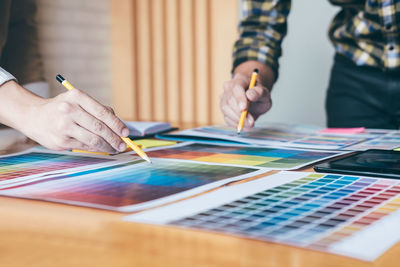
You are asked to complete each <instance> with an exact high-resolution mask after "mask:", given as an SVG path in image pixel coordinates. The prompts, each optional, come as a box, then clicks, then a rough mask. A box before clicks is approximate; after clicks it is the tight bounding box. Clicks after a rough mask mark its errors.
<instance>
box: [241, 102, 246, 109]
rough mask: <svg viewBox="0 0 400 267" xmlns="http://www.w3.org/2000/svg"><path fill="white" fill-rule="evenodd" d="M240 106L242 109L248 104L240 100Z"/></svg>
mask: <svg viewBox="0 0 400 267" xmlns="http://www.w3.org/2000/svg"><path fill="white" fill-rule="evenodd" d="M239 108H240V110H243V109H245V108H246V104H245V103H243V102H240V103H239Z"/></svg>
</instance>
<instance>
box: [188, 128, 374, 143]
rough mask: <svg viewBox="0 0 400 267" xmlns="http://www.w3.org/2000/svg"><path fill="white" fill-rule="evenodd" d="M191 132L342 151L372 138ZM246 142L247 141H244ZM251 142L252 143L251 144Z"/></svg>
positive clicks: (255, 130) (273, 132)
mask: <svg viewBox="0 0 400 267" xmlns="http://www.w3.org/2000/svg"><path fill="white" fill-rule="evenodd" d="M193 131H197V132H201V133H203V134H204V133H206V134H210V137H212V136H213V135H216V137H220V138H221V137H223V136H225V138H226V139H227V140H233V141H242V142H246V143H247V142H248V143H255V144H268V143H270V144H273V143H275V144H279V145H281V146H287V147H305V148H307V147H308V148H320V149H342V148H345V147H348V146H350V145H355V144H358V143H361V142H364V141H366V140H369V139H371V138H372V137H366V136H354V135H330V134H318V133H316V132H296V131H293V130H292V131H291V130H281V129H274V128H253V129H251V130H250V131H246V132H243V134H242V133H241V134H240V136H237V134H234V133H235V132H234V130H232V128H229V127H227V126H212V127H204V128H197V129H194V130H193ZM246 140H247V141H246ZM251 141H253V142H251Z"/></svg>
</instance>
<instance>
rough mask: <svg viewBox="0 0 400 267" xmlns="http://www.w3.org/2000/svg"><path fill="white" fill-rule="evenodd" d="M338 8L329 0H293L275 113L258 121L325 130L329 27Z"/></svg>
mask: <svg viewBox="0 0 400 267" xmlns="http://www.w3.org/2000/svg"><path fill="white" fill-rule="evenodd" d="M337 12H338V8H336V7H334V6H332V5H330V4H329V3H328V1H327V0H293V1H292V9H291V12H290V14H289V20H288V27H289V28H288V35H287V36H286V38H285V39H284V42H283V56H282V57H281V59H280V75H279V79H278V82H277V83H276V84H275V86H274V88H273V92H272V101H273V105H272V109H271V110H270V111H269V112H268V113H267V114H265V115H263V116H262V117H261V118H259V120H258V121H257V125H261V124H262V123H263V122H267V121H272V122H287V123H301V124H315V125H320V126H324V125H325V122H326V118H325V108H324V102H325V92H326V89H327V86H328V81H329V73H330V68H331V65H332V61H333V60H332V58H333V54H334V49H333V46H332V44H331V43H330V42H329V39H328V27H329V23H330V21H331V20H332V19H333V17H334V15H335V14H336V13H337Z"/></svg>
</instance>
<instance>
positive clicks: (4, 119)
mask: <svg viewBox="0 0 400 267" xmlns="http://www.w3.org/2000/svg"><path fill="white" fill-rule="evenodd" d="M41 102H43V99H42V98H41V97H38V96H36V95H35V94H32V93H31V92H29V91H28V90H26V89H25V88H23V87H21V86H20V85H19V84H18V83H16V82H15V81H9V82H7V83H5V84H3V85H1V86H0V123H2V124H5V125H7V126H10V127H12V128H15V129H17V130H20V131H22V132H24V125H25V124H27V123H29V121H27V120H29V114H31V113H32V109H33V107H34V106H37V104H39V103H41Z"/></svg>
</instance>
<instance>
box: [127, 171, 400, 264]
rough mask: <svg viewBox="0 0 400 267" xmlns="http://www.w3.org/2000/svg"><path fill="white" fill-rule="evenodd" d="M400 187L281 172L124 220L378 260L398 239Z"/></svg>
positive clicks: (367, 180) (379, 181)
mask: <svg viewBox="0 0 400 267" xmlns="http://www.w3.org/2000/svg"><path fill="white" fill-rule="evenodd" d="M399 208H400V181H398V180H390V179H378V178H366V177H356V176H342V175H332V174H316V173H304V172H280V173H277V174H274V175H270V176H267V177H263V178H260V179H258V180H255V181H250V182H247V183H242V184H238V185H233V186H230V187H225V188H222V189H220V190H217V191H214V192H211V193H209V194H207V195H203V196H199V197H197V198H193V199H189V200H185V201H181V202H178V203H175V204H172V205H169V206H165V207H161V208H158V209H154V210H150V211H147V212H142V213H139V214H135V215H130V216H127V217H125V220H128V221H135V222H142V223H152V224H166V225H171V226H179V227H184V228H194V229H201V230H207V231H214V232H223V233H227V234H233V235H239V236H243V237H246V238H255V239H260V240H266V241H272V242H278V243H284V244H289V245H294V246H299V247H304V248H309V249H315V250H321V251H326V252H331V253H336V254H341V255H345V256H349V257H354V258H358V259H361V260H366V261H373V260H375V259H376V258H377V257H379V255H381V254H382V253H384V252H385V251H386V250H387V249H389V248H390V247H391V246H392V245H394V244H395V243H397V242H398V241H399V240H400V231H398V222H399V220H400V211H399Z"/></svg>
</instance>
